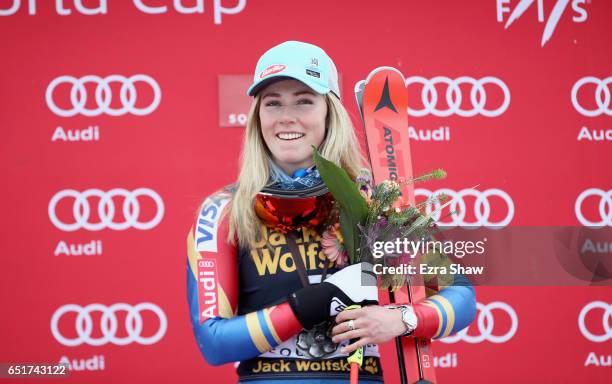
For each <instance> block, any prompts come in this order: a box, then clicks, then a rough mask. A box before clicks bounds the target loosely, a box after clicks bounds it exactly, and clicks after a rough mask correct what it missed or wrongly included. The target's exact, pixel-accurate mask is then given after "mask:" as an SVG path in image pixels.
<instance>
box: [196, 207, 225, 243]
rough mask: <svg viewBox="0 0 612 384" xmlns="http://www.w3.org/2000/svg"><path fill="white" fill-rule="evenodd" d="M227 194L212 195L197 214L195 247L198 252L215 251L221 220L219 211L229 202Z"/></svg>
mask: <svg viewBox="0 0 612 384" xmlns="http://www.w3.org/2000/svg"><path fill="white" fill-rule="evenodd" d="M229 200H230V199H229V198H228V197H227V196H223V197H219V196H212V197H209V198H208V199H206V201H205V202H204V208H202V210H201V211H200V215H199V216H198V224H197V231H196V247H197V250H198V251H200V252H217V232H218V230H219V222H220V221H221V212H223V208H224V207H225V206H226V205H227V203H228V202H229Z"/></svg>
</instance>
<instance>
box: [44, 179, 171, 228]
mask: <svg viewBox="0 0 612 384" xmlns="http://www.w3.org/2000/svg"><path fill="white" fill-rule="evenodd" d="M143 196H145V197H149V198H150V199H151V200H153V202H154V203H155V209H156V211H155V216H153V218H152V219H150V220H148V221H140V220H139V218H140V212H141V208H140V203H141V201H140V199H139V198H141V197H143ZM92 197H97V198H99V201H98V212H97V214H98V217H99V221H96V222H90V215H91V207H90V198H92ZM113 197H123V198H124V200H123V206H122V213H123V221H121V222H116V221H115V212H116V208H115V205H114V201H113ZM65 198H73V199H74V203H73V205H72V216H73V218H74V222H69V223H66V222H63V221H62V220H60V219H59V218H58V215H57V206H58V204H59V203H60V202H61V201H62V200H63V199H65ZM163 216H164V202H163V201H162V199H161V197H160V196H159V195H158V194H157V192H155V191H153V190H152V189H149V188H138V189H135V190H133V191H128V190H126V189H123V188H114V189H111V190H110V191H108V192H104V191H102V190H100V189H88V190H86V191H83V192H79V191H76V190H74V189H64V190H62V191H59V192H58V193H56V194H55V195H54V196H53V197H52V198H51V201H50V202H49V218H50V219H51V222H52V223H53V225H55V226H56V227H57V228H59V229H61V230H62V231H66V232H72V231H76V230H78V229H81V228H84V229H86V230H89V231H100V230H102V229H104V228H110V229H114V230H116V231H122V230H125V229H128V228H131V227H133V228H136V229H141V230H146V229H151V228H153V227H155V226H156V225H157V224H159V222H160V221H161V219H162V217H163Z"/></svg>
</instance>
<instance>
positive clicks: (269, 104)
mask: <svg viewBox="0 0 612 384" xmlns="http://www.w3.org/2000/svg"><path fill="white" fill-rule="evenodd" d="M296 104H297V105H308V104H313V102H312V100H310V99H299V100H298V101H296ZM265 106H266V107H280V106H282V104H281V102H280V101H279V100H270V101H268V102H266V103H265Z"/></svg>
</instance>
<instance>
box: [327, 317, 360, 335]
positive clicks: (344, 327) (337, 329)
mask: <svg viewBox="0 0 612 384" xmlns="http://www.w3.org/2000/svg"><path fill="white" fill-rule="evenodd" d="M349 321H350V320H347V321H343V322H342V323H340V324H338V325H336V326H334V327H333V328H332V335H338V334H341V333H345V332H349V331H352V329H351V328H349ZM360 325H361V326H360ZM359 328H363V325H362V324H361V322H360V321H359V319H355V320H353V330H354V329H359Z"/></svg>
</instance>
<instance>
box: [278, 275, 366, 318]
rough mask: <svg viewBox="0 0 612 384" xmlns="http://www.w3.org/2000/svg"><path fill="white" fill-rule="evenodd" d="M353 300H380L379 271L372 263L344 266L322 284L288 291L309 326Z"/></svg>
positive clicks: (299, 315) (290, 301)
mask: <svg viewBox="0 0 612 384" xmlns="http://www.w3.org/2000/svg"><path fill="white" fill-rule="evenodd" d="M353 304H360V305H362V306H364V305H372V304H378V288H377V287H376V275H375V274H374V272H372V264H370V263H359V264H353V265H351V266H348V267H345V268H343V269H342V270H340V271H338V272H336V273H334V274H333V275H332V276H330V277H329V278H327V279H325V281H323V282H322V283H321V284H317V285H311V286H308V287H304V288H302V289H300V290H299V291H297V292H294V293H292V294H291V295H289V305H290V306H291V309H292V310H293V313H295V316H296V317H297V319H298V320H299V322H300V323H301V324H302V326H303V327H304V328H306V329H309V328H312V327H313V326H314V325H316V324H319V323H321V322H323V321H325V320H328V319H330V318H332V317H334V316H336V315H337V314H338V313H340V312H342V310H343V309H344V308H346V307H348V306H349V305H353Z"/></svg>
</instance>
